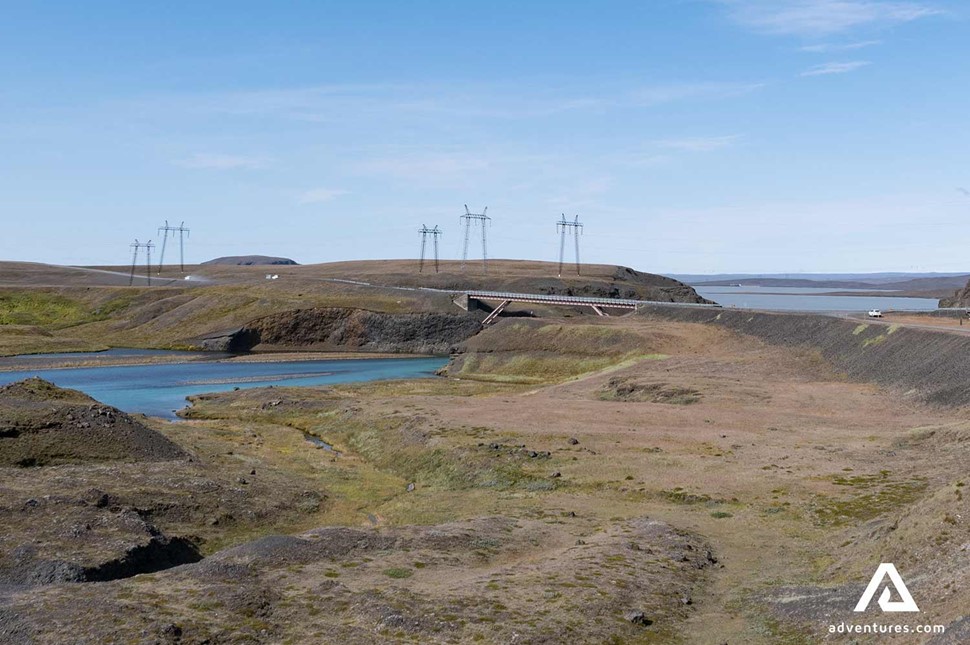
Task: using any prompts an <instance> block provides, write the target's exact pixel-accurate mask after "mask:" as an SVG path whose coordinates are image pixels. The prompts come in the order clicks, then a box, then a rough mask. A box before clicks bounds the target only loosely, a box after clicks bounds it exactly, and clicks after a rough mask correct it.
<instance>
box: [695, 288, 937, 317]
mask: <svg viewBox="0 0 970 645" xmlns="http://www.w3.org/2000/svg"><path fill="white" fill-rule="evenodd" d="M694 289H695V290H696V291H697V293H698V294H700V295H701V296H703V297H704V298H707V299H708V300H713V301H714V302H717V303H719V304H721V305H723V306H724V307H739V308H745V309H770V310H775V311H869V310H870V309H881V310H883V311H932V310H934V309H937V308H938V306H939V302H938V301H937V300H934V299H930V298H901V297H899V296H894V295H892V293H893V292H892V291H887V292H886V295H885V296H882V295H878V296H826V295H820V294H825V293H832V292H833V291H850V290H849V289H831V288H828V289H820V288H811V287H748V286H744V287H695V288H694Z"/></svg>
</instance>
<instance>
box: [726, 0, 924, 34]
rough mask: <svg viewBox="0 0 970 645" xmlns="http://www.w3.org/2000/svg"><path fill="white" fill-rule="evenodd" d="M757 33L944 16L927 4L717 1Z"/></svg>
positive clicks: (821, 30)
mask: <svg viewBox="0 0 970 645" xmlns="http://www.w3.org/2000/svg"><path fill="white" fill-rule="evenodd" d="M716 1H717V2H719V3H720V4H723V5H726V6H727V7H728V8H729V10H730V12H731V16H732V18H733V19H734V20H735V21H736V22H738V23H739V24H741V25H744V26H745V27H748V28H750V29H753V30H755V31H758V32H761V33H766V34H773V35H782V36H803V37H818V36H826V35H832V34H838V33H841V32H845V31H848V30H850V29H855V28H858V27H866V26H892V25H898V24H902V23H907V22H912V21H914V20H919V19H921V18H926V17H928V16H934V15H938V14H941V13H943V12H942V11H941V10H940V9H938V8H936V7H933V6H932V5H930V4H928V3H925V2H915V1H911V2H889V1H884V0H716Z"/></svg>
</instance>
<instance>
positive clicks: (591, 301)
mask: <svg viewBox="0 0 970 645" xmlns="http://www.w3.org/2000/svg"><path fill="white" fill-rule="evenodd" d="M461 293H463V294H465V295H467V296H468V297H469V298H477V299H480V300H511V301H513V302H514V301H520V302H523V301H524V302H535V303H542V302H549V303H555V304H571V305H572V304H575V305H586V306H592V305H596V306H600V307H623V308H626V309H636V308H638V307H641V306H647V305H666V306H685V307H705V308H707V307H720V305H717V304H708V303H700V302H696V303H695V302H661V301H655V300H632V299H628V298H587V297H582V296H558V295H552V294H538V293H536V294H532V293H513V292H509V291H463V292H461Z"/></svg>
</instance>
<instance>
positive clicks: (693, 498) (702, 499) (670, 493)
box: [660, 488, 714, 504]
mask: <svg viewBox="0 0 970 645" xmlns="http://www.w3.org/2000/svg"><path fill="white" fill-rule="evenodd" d="M660 495H661V496H662V497H664V498H666V499H667V500H669V501H671V502H673V503H675V504H706V503H708V502H712V501H714V500H713V499H712V498H711V496H710V495H703V494H700V495H698V494H695V493H688V492H687V491H685V490H682V489H680V488H675V489H673V490H662V491H660Z"/></svg>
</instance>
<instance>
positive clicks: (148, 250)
mask: <svg viewBox="0 0 970 645" xmlns="http://www.w3.org/2000/svg"><path fill="white" fill-rule="evenodd" d="M129 246H130V247H131V248H132V250H133V252H132V255H131V274H130V275H129V276H128V286H129V287H130V286H131V285H132V283H134V281H135V266H136V265H137V264H138V250H139V249H145V277H146V278H147V279H148V286H149V287H150V286H152V249H153V248H155V245H154V244H152V241H151V240H148V241H147V242H139V241H138V240H137V239H135V241H134V242H132V243H131V244H130V245H129Z"/></svg>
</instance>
